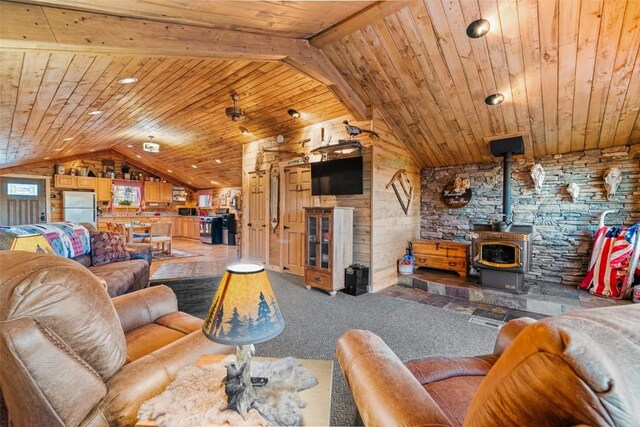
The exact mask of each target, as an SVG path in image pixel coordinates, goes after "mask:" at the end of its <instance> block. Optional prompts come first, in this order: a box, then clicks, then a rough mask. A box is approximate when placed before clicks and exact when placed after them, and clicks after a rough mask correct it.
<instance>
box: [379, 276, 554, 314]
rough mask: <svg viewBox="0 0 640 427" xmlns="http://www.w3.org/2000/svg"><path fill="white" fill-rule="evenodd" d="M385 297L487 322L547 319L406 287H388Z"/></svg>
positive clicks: (381, 292)
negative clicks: (527, 318) (431, 306)
mask: <svg viewBox="0 0 640 427" xmlns="http://www.w3.org/2000/svg"><path fill="white" fill-rule="evenodd" d="M379 293H380V294H383V295H389V296H392V297H396V298H401V299H405V300H409V301H414V302H419V303H421V304H428V305H433V306H436V307H441V308H444V309H445V310H451V311H457V312H460V313H464V314H468V315H470V316H475V317H482V318H484V319H487V320H492V321H497V322H501V323H504V322H508V321H509V320H512V319H517V318H519V317H531V318H533V319H542V318H543V317H546V316H545V315H543V314H539V313H531V312H528V311H523V310H516V309H512V308H506V307H498V306H495V305H489V304H483V303H479V302H473V301H469V300H468V299H466V298H463V297H454V296H448V295H435V294H430V293H429V292H427V291H424V290H422V289H418V288H412V287H409V286H405V285H395V286H391V287H388V288H386V289H384V290H382V291H380V292H379Z"/></svg>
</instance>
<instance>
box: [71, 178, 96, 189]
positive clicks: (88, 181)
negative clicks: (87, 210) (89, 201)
mask: <svg viewBox="0 0 640 427" xmlns="http://www.w3.org/2000/svg"><path fill="white" fill-rule="evenodd" d="M75 188H78V189H82V190H95V189H96V182H95V178H93V177H91V176H76V187H75Z"/></svg>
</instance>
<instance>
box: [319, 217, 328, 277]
mask: <svg viewBox="0 0 640 427" xmlns="http://www.w3.org/2000/svg"><path fill="white" fill-rule="evenodd" d="M329 223H330V219H329V217H328V216H321V217H320V224H321V227H320V268H326V269H328V268H329V230H330V226H329Z"/></svg>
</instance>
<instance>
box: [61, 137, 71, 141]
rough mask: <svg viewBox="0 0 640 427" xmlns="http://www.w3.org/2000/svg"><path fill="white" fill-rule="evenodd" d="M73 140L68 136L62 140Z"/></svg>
mask: <svg viewBox="0 0 640 427" xmlns="http://www.w3.org/2000/svg"><path fill="white" fill-rule="evenodd" d="M72 139H73V137H72V136H68V137H66V138H62V140H63V141H71V140H72Z"/></svg>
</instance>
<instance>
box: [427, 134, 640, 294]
mask: <svg viewBox="0 0 640 427" xmlns="http://www.w3.org/2000/svg"><path fill="white" fill-rule="evenodd" d="M639 159H640V144H636V145H631V146H624V147H615V148H608V149H603V150H589V151H585V152H578V153H569V154H562V155H561V154H558V155H555V156H545V157H540V158H537V159H535V163H540V164H541V165H542V166H543V168H544V170H545V172H546V179H545V181H544V185H543V188H542V191H541V192H540V193H536V191H535V188H534V185H533V182H532V180H531V177H530V176H529V171H530V169H531V166H532V165H533V164H534V162H531V161H526V160H525V159H524V158H518V159H514V161H513V163H512V175H511V176H512V182H511V183H512V202H513V219H514V222H516V223H519V224H534V233H533V236H532V237H533V266H532V271H531V273H529V274H528V275H527V280H529V281H547V282H555V283H561V284H564V285H570V286H575V285H576V284H577V283H578V282H579V281H580V280H581V279H582V277H584V275H585V273H586V271H587V268H588V265H589V258H590V256H591V245H592V239H593V236H594V234H595V231H596V229H597V225H598V220H599V218H600V214H601V213H602V212H603V211H604V210H607V209H615V210H617V211H618V212H619V213H617V214H609V215H608V216H607V220H606V223H607V224H608V225H616V224H625V225H630V224H633V223H635V222H638V221H640V185H639V183H640V160H639ZM612 166H617V167H619V168H620V169H621V171H622V175H623V179H622V183H621V184H620V186H619V187H618V192H617V196H616V198H615V200H613V201H608V200H607V198H606V192H605V189H604V181H603V175H604V173H605V172H606V170H607V169H608V168H610V167H612ZM456 176H460V177H462V178H469V179H470V180H471V190H472V192H473V197H472V199H471V201H470V203H469V204H468V205H467V206H465V207H463V208H460V209H451V208H448V207H447V206H446V205H445V204H444V203H443V202H442V201H441V200H440V196H441V194H442V190H443V188H444V187H445V186H446V185H447V184H448V183H450V182H451V181H452V180H453V179H454V178H455V177H456ZM572 182H575V183H577V184H579V185H580V196H579V198H578V200H577V201H576V202H571V198H570V196H569V194H568V193H567V185H568V184H570V183H572ZM421 186H422V191H421V209H420V211H421V225H420V234H421V238H423V239H447V240H466V241H470V236H469V234H470V224H472V223H476V222H477V223H490V222H493V221H497V220H499V219H501V217H502V163H501V162H500V161H496V162H495V163H491V164H472V165H463V166H453V167H445V168H435V169H424V170H423V171H422V184H421Z"/></svg>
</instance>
